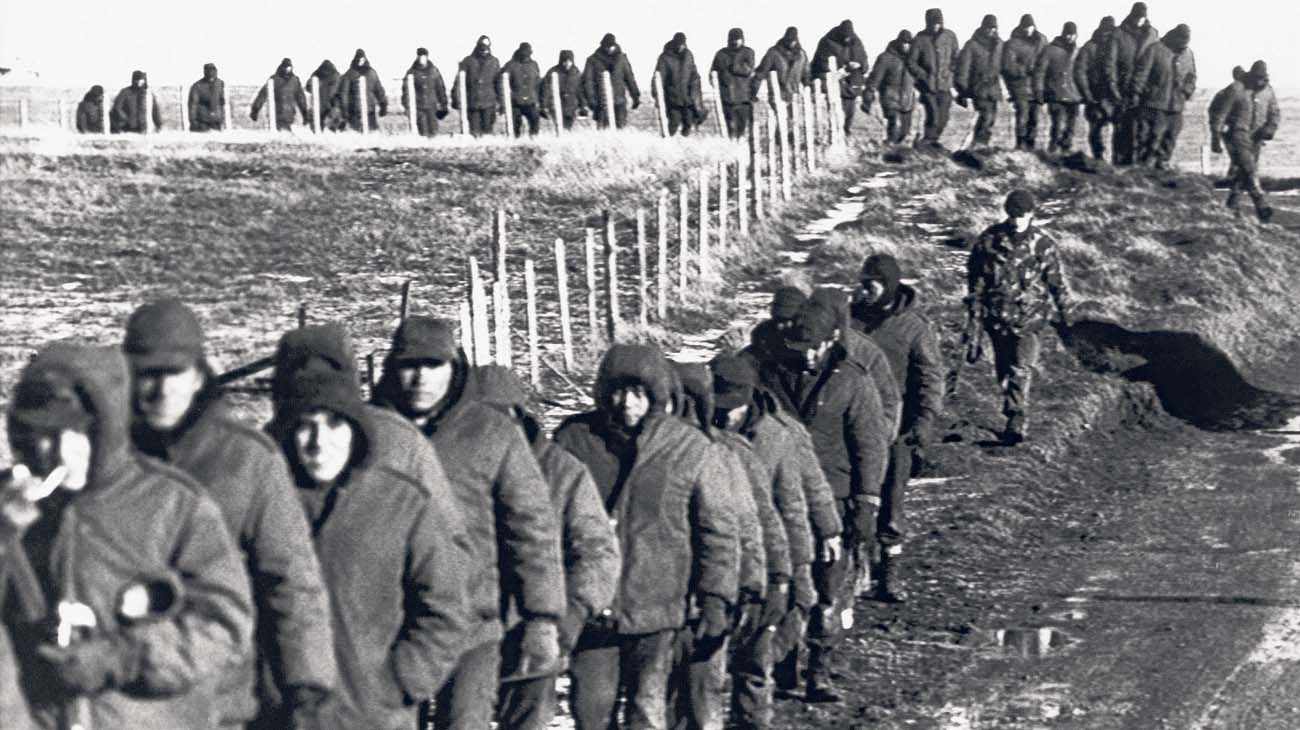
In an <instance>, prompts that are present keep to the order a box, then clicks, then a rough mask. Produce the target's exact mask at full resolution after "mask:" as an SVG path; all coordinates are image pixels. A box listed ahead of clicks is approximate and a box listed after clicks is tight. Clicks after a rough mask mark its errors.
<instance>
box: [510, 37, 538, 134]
mask: <svg viewBox="0 0 1300 730" xmlns="http://www.w3.org/2000/svg"><path fill="white" fill-rule="evenodd" d="M501 75H502V76H504V77H505V78H506V79H507V81H506V83H507V84H508V85H509V87H510V114H511V119H512V120H513V121H514V126H515V136H516V137H520V136H523V133H524V120H527V121H528V136H529V137H536V136H537V125H538V121H537V120H538V118H539V117H538V113H537V112H538V109H537V90H538V86H539V85H540V84H541V75H542V72H541V69H540V68H538V66H537V62H536V61H534V60H533V46H532V44H531V43H520V44H519V48H517V49H515V52H514V54H513V55H512V56H511V57H510V60H509V61H506V65H505V66H502V67H501Z"/></svg>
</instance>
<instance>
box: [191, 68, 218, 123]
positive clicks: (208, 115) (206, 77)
mask: <svg viewBox="0 0 1300 730" xmlns="http://www.w3.org/2000/svg"><path fill="white" fill-rule="evenodd" d="M188 108H189V119H190V131H191V132H218V131H221V129H222V127H224V126H225V121H226V82H225V81H222V80H221V79H220V78H218V77H217V64H215V63H205V64H203V78H201V79H199V80H198V81H195V82H194V83H193V84H191V85H190V98H189V104H188Z"/></svg>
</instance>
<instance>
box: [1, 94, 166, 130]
mask: <svg viewBox="0 0 1300 730" xmlns="http://www.w3.org/2000/svg"><path fill="white" fill-rule="evenodd" d="M22 113H23V118H24V119H26V117H27V101H26V100H23V106H22ZM143 121H144V133H145V134H146V135H148V134H153V89H149V88H146V89H145V90H144V120H143ZM24 126H26V125H25V124H24Z"/></svg>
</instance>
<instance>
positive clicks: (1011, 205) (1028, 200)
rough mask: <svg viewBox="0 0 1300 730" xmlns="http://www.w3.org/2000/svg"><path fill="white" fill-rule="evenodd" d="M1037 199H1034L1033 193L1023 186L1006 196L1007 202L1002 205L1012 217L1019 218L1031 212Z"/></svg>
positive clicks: (1036, 203) (1035, 205)
mask: <svg viewBox="0 0 1300 730" xmlns="http://www.w3.org/2000/svg"><path fill="white" fill-rule="evenodd" d="M1037 205H1038V201H1036V200H1034V194H1033V193H1031V192H1029V191H1028V190H1025V189H1023V188H1021V189H1019V190H1014V191H1012V193H1011V194H1010V195H1008V196H1007V202H1006V205H1005V206H1004V207H1005V208H1006V211H1007V215H1009V216H1011V217H1012V218H1019V217H1020V216H1022V215H1026V214H1028V213H1033V212H1034V208H1035V207H1037Z"/></svg>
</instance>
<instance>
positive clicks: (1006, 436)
mask: <svg viewBox="0 0 1300 730" xmlns="http://www.w3.org/2000/svg"><path fill="white" fill-rule="evenodd" d="M1025 430H1026V424H1025V414H1024V413H1023V412H1022V411H1013V412H1011V413H1008V414H1007V427H1006V430H1004V431H1003V432H1002V443H1004V444H1006V445H1007V446H1015V445H1017V444H1020V443H1024V440H1025Z"/></svg>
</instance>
